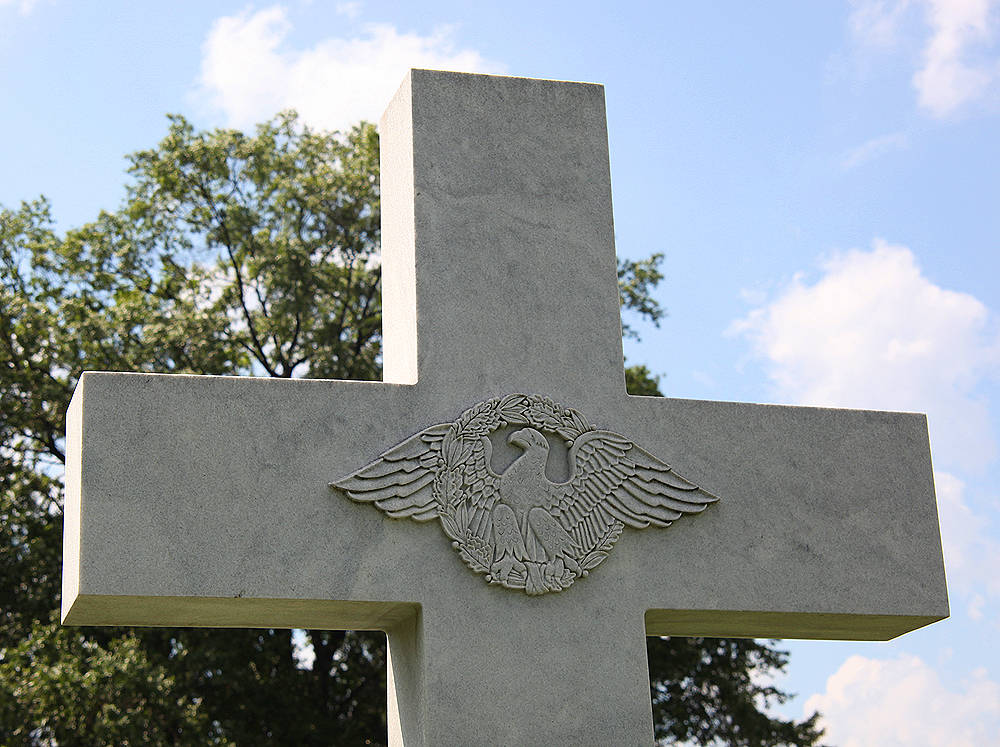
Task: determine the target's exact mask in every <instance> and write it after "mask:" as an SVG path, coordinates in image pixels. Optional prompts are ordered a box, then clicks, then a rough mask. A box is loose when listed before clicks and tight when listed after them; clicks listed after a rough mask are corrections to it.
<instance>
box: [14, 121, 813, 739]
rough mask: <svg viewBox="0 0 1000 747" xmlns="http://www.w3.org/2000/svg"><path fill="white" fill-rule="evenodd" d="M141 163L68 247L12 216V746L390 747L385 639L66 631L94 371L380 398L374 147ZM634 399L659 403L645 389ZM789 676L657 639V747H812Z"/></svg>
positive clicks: (256, 145) (282, 125)
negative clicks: (790, 706)
mask: <svg viewBox="0 0 1000 747" xmlns="http://www.w3.org/2000/svg"><path fill="white" fill-rule="evenodd" d="M129 163H130V168H129V174H130V182H129V184H128V186H127V192H126V199H125V201H124V203H123V205H122V207H121V208H120V209H119V210H117V211H115V212H102V213H101V214H100V215H99V216H98V217H97V218H96V220H94V221H93V222H91V223H88V224H86V225H84V226H81V227H78V228H73V229H71V230H68V231H66V232H65V233H62V234H60V233H59V232H58V231H56V229H55V226H54V222H53V219H52V215H51V211H50V206H49V205H48V203H47V202H46V201H45V200H44V199H39V200H35V201H33V202H27V203H24V204H22V205H21V206H20V208H18V209H0V273H2V275H0V623H2V624H0V742H2V743H4V744H6V743H25V744H60V745H68V744H138V743H143V744H145V743H160V744H227V743H235V744H241V745H252V744H263V743H265V742H277V743H284V744H302V745H312V744H316V745H319V744H324V745H325V744H331V743H336V744H365V743H379V742H382V741H384V739H385V713H384V707H385V638H384V636H383V635H381V634H374V633H361V632H343V631H321V630H309V631H303V632H302V634H301V637H300V638H296V636H295V635H293V633H292V632H291V631H285V630H209V629H175V630H170V629H133V630H129V629H122V628H92V629H71V628H61V627H60V626H59V625H58V622H57V619H58V618H57V613H56V610H57V609H58V604H59V580H60V569H59V564H60V559H61V505H62V496H61V492H62V487H61V474H62V461H63V458H64V449H65V445H64V441H63V433H64V428H65V423H64V416H65V412H66V409H67V406H68V404H69V399H70V396H71V394H72V391H73V388H74V386H75V384H76V381H77V379H78V378H79V376H80V373H81V372H82V371H83V370H85V369H99V370H121V371H149V372H165V373H196V374H242V375H249V374H252V375H266V376H276V377H291V376H309V377H330V378H356V379H377V378H378V377H379V374H380V369H379V352H380V344H381V339H380V334H381V309H380V293H379V280H380V275H379V266H378V246H379V194H378V141H377V136H376V134H375V130H374V128H373V127H371V126H370V125H363V126H359V127H357V128H355V129H354V130H352V131H351V132H349V133H347V134H345V135H343V136H338V135H335V134H326V133H319V132H314V131H311V130H310V129H308V128H307V127H304V126H303V125H302V124H301V123H299V122H298V120H297V119H296V117H295V116H294V114H282V115H279V116H278V117H276V118H275V119H274V120H272V121H270V122H267V123H265V124H262V125H260V126H258V128H257V129H256V131H255V132H254V133H253V134H243V133H240V132H236V131H233V130H215V131H212V132H201V131H197V130H195V128H193V127H192V126H191V125H190V124H189V123H188V122H187V121H186V120H184V119H183V118H182V117H176V116H175V117H170V120H169V129H168V132H167V135H166V137H165V138H164V139H163V140H162V141H161V142H160V143H159V144H158V145H157V146H156V147H154V148H151V149H149V150H145V151H141V152H138V153H135V154H133V155H132V156H130V157H129ZM661 259H662V257H660V256H659V255H654V256H653V257H651V258H650V259H648V260H642V261H633V262H625V263H622V264H621V265H620V267H619V280H620V286H621V291H622V303H623V305H624V306H625V307H627V308H629V309H631V310H633V311H634V312H637V313H638V314H639V315H641V316H644V317H646V318H647V319H649V320H651V321H653V322H657V321H658V320H659V319H660V317H661V315H662V310H661V309H660V307H659V306H658V305H657V304H656V302H655V300H654V299H653V298H652V296H651V290H652V288H653V287H654V286H655V285H656V283H657V282H659V280H660V278H661V277H662V275H661V274H660V270H659V265H660V261H661ZM628 384H629V388H630V391H633V392H634V393H641V394H649V395H653V394H658V391H657V386H656V381H655V379H654V378H653V377H652V376H651V375H650V373H649V371H648V370H646V369H643V368H634V369H630V371H629V373H628ZM304 650H307V651H309V652H310V653H311V655H312V657H313V658H312V660H311V664H309V665H305V664H304V663H303V651H304ZM784 663H785V660H784V656H783V654H782V653H781V652H779V651H776V650H775V649H773V648H772V647H770V646H768V645H765V644H761V643H755V642H753V641H729V640H710V639H679V638H671V639H651V641H650V666H651V671H652V673H653V683H652V693H653V699H654V713H655V715H656V722H657V736H658V738H660V739H662V740H664V742H670V741H675V740H684V739H687V740H693V741H696V742H699V743H711V742H712V741H713V740H715V741H719V740H723V741H726V742H730V743H733V744H747V745H751V744H754V745H755V744H760V745H772V744H773V745H777V744H796V745H798V744H802V745H808V744H814V743H815V742H816V739H817V738H818V735H817V731H816V729H815V724H814V722H813V721H808V722H805V723H801V724H795V723H790V722H785V721H782V720H779V719H773V718H770V717H768V716H767V715H765V714H764V713H763V712H762V711H761V706H763V700H766V699H768V698H771V699H775V698H776V699H780V698H781V697H782V694H781V693H780V692H778V691H777V690H774V689H773V688H767V687H761V686H759V685H756V684H755V682H757V681H758V680H759V677H758V675H762V674H767V673H769V672H772V671H775V670H780V669H781V668H782V667H783V666H784ZM751 675H753V676H751Z"/></svg>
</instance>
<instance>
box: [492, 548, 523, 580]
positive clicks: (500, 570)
mask: <svg viewBox="0 0 1000 747" xmlns="http://www.w3.org/2000/svg"><path fill="white" fill-rule="evenodd" d="M512 571H517V572H518V574H519V575H523V574H524V563H522V562H520V561H519V560H516V559H515V558H514V556H512V555H510V554H509V553H507V554H504V556H503V557H502V558H500V560H498V561H496V562H495V563H493V565H491V566H490V574H491V575H492V576H493V577H494V578H496V579H498V580H499V581H500V583H507V580H508V579H509V578H510V574H511V572H512Z"/></svg>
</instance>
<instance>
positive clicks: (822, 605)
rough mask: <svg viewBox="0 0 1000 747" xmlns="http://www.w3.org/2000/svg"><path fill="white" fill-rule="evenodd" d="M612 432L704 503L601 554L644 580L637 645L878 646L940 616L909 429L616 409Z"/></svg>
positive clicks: (932, 509)
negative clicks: (801, 641) (696, 638)
mask: <svg viewBox="0 0 1000 747" xmlns="http://www.w3.org/2000/svg"><path fill="white" fill-rule="evenodd" d="M621 422H622V423H630V424H631V425H630V427H631V429H632V430H631V431H630V432H631V433H632V434H633V436H634V438H635V440H636V441H637V442H638V443H642V444H643V445H644V446H646V448H648V449H650V450H651V451H654V453H658V454H661V455H663V456H664V457H665V458H666V459H667V461H670V462H672V463H673V464H674V466H675V467H676V468H677V469H679V470H681V471H682V472H683V473H684V474H685V476H686V477H688V478H690V479H693V480H695V481H696V482H698V484H700V485H703V486H705V487H706V489H709V490H711V491H712V492H713V493H715V494H716V495H718V496H719V502H718V503H717V504H715V505H713V506H712V507H711V509H710V510H708V511H706V512H705V513H704V514H702V515H699V516H697V517H696V518H695V519H694V520H683V521H678V522H677V523H676V524H675V525H674V526H673V527H671V528H670V529H669V530H668V532H667V536H665V537H662V538H661V537H656V536H654V535H653V533H651V532H648V531H647V532H639V533H636V536H635V537H634V538H633V539H630V541H629V542H627V543H625V542H622V543H620V547H618V548H616V553H617V552H619V551H620V552H622V554H623V555H627V556H628V557H627V558H623V559H622V561H621V562H622V564H623V566H631V565H633V564H634V565H635V567H639V566H640V565H641V564H645V565H646V566H653V567H655V568H656V569H657V570H655V571H652V572H649V573H647V574H645V575H644V577H643V592H642V602H641V606H642V607H643V609H644V610H646V630H647V633H648V634H650V635H665V634H673V635H720V636H744V637H773V638H830V639H864V640H884V639H888V638H892V637H895V636H897V635H901V634H902V633H905V632H907V631H909V630H913V629H914V628H917V627H921V626H923V625H927V624H929V623H931V622H934V621H936V620H940V619H942V618H945V617H947V616H948V595H947V587H946V584H945V575H944V564H943V561H942V553H941V540H940V533H939V528H938V516H937V502H936V499H935V495H934V483H933V475H932V470H931V459H930V447H929V444H928V439H927V425H926V418H925V417H924V416H923V415H919V414H914V413H898V412H877V411H870V410H846V409H828V408H814V407H787V406H778V405H758V404H744V403H735V402H703V401H697V400H682V399H658V398H646V397H629V398H627V404H626V406H625V407H624V408H623V411H622V414H621ZM622 427H624V426H622Z"/></svg>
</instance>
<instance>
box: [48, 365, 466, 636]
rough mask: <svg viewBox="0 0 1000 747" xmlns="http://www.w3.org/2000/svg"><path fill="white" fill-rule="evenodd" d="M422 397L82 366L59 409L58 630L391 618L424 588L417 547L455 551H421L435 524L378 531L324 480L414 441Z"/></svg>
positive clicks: (347, 386) (379, 521)
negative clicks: (62, 445)
mask: <svg viewBox="0 0 1000 747" xmlns="http://www.w3.org/2000/svg"><path fill="white" fill-rule="evenodd" d="M417 396H418V395H417V391H416V388H415V387H406V386H396V385H388V384H378V383H371V382H347V381H322V382H320V381H303V380H294V381H281V380H274V379H252V378H236V377H209V376H176V375H155V374H119V373H90V372H88V373H85V374H84V375H83V377H82V379H81V381H80V384H79V385H78V388H77V390H76V392H75V394H74V398H73V403H72V405H71V408H70V411H69V415H68V428H67V435H68V438H67V441H68V460H67V470H66V509H65V535H64V550H65V552H64V556H65V562H64V573H63V619H64V621H65V622H68V623H77V624H135V625H143V624H173V625H229V626H256V627H280V626H283V625H288V626H290V627H291V626H295V627H301V626H303V625H305V624H307V622H306V620H305V619H303V617H304V618H307V619H308V620H309V621H311V623H312V624H315V625H317V626H320V623H321V622H322V623H323V625H322V626H321V627H329V628H384V627H386V625H387V624H391V622H392V620H393V619H394V617H393V616H394V614H395V612H394V610H395V607H394V605H395V604H396V603H397V602H407V601H416V597H414V596H413V595H414V594H418V593H419V592H420V589H419V583H418V579H415V578H413V577H414V576H417V577H420V576H421V574H418V573H416V572H415V571H414V569H413V562H412V557H413V554H417V555H426V556H427V561H426V563H427V564H429V565H430V566H433V565H434V564H435V563H436V564H448V563H451V562H453V560H454V559H453V558H452V557H449V553H448V552H441V553H435V552H434V550H439V549H440V548H439V547H438V543H440V537H439V536H438V533H437V532H427V531H421V530H422V529H426V527H424V526H423V525H410V524H403V523H397V522H386V521H385V520H384V518H383V517H382V516H381V515H380V514H378V513H377V512H374V511H366V510H363V509H362V508H361V507H359V506H357V505H355V504H353V503H351V502H350V501H348V500H346V499H344V498H343V497H341V496H337V495H335V494H333V493H332V492H331V490H330V489H329V487H328V484H329V482H330V480H331V479H334V478H336V477H337V476H340V475H343V474H347V473H348V472H350V471H352V470H353V469H356V468H357V466H358V459H359V458H366V457H367V458H371V457H374V456H376V455H377V454H378V453H379V452H380V451H382V450H384V449H385V448H386V447H387V446H388V445H391V444H392V443H393V442H394V441H398V440H400V438H402V437H404V436H408V435H410V434H411V433H412V431H410V430H409V429H411V428H413V425H412V423H414V422H419V421H420V420H422V419H423V418H425V417H426V415H425V414H423V413H426V412H427V407H428V404H427V402H425V401H418V399H417ZM414 408H418V410H420V413H421V414H417V413H416V412H414ZM390 525H391V526H390ZM400 533H402V534H400ZM410 533H412V535H413V536H412V537H407V536H406V535H407V534H410ZM445 549H446V550H447V547H445ZM414 583H417V585H416V586H414ZM407 595H409V596H407ZM182 597H184V598H188V599H187V601H182V600H181V598H182ZM158 600H163V603H159V602H158ZM166 600H173V601H169V602H167V601H166ZM320 600H322V601H320ZM326 600H339V601H340V602H344V604H339V602H338V603H333V602H329V601H326ZM318 616H323V619H319V617H318ZM293 618H294V621H293Z"/></svg>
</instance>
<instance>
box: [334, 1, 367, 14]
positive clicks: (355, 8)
mask: <svg viewBox="0 0 1000 747" xmlns="http://www.w3.org/2000/svg"><path fill="white" fill-rule="evenodd" d="M335 10H336V11H337V13H339V14H340V15H342V16H347V17H348V18H357V17H358V16H360V15H361V3H358V2H349V3H337V6H336V8H335Z"/></svg>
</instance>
